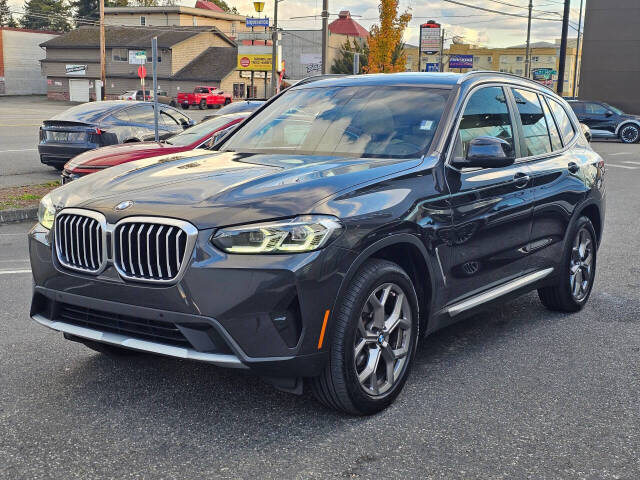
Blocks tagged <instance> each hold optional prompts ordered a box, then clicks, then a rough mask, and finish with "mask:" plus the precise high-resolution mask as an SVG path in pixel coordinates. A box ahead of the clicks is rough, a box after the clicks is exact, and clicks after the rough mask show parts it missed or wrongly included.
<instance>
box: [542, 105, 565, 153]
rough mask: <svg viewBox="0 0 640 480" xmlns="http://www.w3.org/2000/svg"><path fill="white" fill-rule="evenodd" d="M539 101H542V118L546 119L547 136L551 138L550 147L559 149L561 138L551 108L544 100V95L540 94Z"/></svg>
mask: <svg viewBox="0 0 640 480" xmlns="http://www.w3.org/2000/svg"><path fill="white" fill-rule="evenodd" d="M540 103H542V109H543V110H544V118H545V119H546V120H547V126H548V127H549V137H550V138H551V147H552V148H553V150H560V149H561V148H562V140H560V132H558V127H557V126H556V122H555V121H554V120H553V115H551V110H549V106H548V105H547V102H546V101H545V99H544V97H543V96H542V95H540Z"/></svg>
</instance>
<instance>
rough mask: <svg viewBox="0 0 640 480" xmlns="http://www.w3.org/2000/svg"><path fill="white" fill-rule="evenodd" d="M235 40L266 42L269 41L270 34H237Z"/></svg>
mask: <svg viewBox="0 0 640 480" xmlns="http://www.w3.org/2000/svg"><path fill="white" fill-rule="evenodd" d="M236 38H237V40H238V41H243V40H247V41H252V42H255V41H259V42H266V41H269V40H271V32H238V34H237V37H236Z"/></svg>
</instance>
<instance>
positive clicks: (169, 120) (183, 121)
mask: <svg viewBox="0 0 640 480" xmlns="http://www.w3.org/2000/svg"><path fill="white" fill-rule="evenodd" d="M160 118H162V121H163V122H164V123H165V124H166V125H168V126H172V127H175V126H180V127H182V126H184V125H188V124H189V119H188V118H187V117H185V116H184V115H183V114H181V113H180V112H179V111H177V110H174V109H173V108H166V107H165V108H163V109H161V110H160Z"/></svg>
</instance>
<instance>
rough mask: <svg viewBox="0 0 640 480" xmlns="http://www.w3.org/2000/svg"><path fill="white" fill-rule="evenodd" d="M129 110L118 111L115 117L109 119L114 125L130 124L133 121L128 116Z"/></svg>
mask: <svg viewBox="0 0 640 480" xmlns="http://www.w3.org/2000/svg"><path fill="white" fill-rule="evenodd" d="M127 110H128V109H127V108H125V109H122V110H118V111H117V112H116V113H114V114H113V115H111V116H110V117H109V119H110V120H111V121H112V122H113V123H122V122H125V123H129V122H131V119H130V118H129V115H128V114H127Z"/></svg>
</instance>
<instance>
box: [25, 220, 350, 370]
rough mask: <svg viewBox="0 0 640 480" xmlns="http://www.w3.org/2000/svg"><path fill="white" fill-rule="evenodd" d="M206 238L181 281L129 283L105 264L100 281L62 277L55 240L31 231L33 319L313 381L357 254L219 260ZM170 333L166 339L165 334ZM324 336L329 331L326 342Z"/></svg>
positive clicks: (66, 273)
mask: <svg viewBox="0 0 640 480" xmlns="http://www.w3.org/2000/svg"><path fill="white" fill-rule="evenodd" d="M210 235H211V231H201V232H199V235H198V238H197V241H196V245H195V248H194V252H193V254H192V257H191V260H190V264H189V266H188V268H187V269H186V271H185V273H184V275H183V276H182V278H181V279H180V280H179V281H178V282H177V283H176V284H175V285H171V286H166V285H151V284H142V283H137V282H132V281H126V280H124V279H122V278H120V277H119V275H118V273H117V272H116V270H115V268H114V267H113V266H111V265H109V266H108V267H107V268H106V269H105V270H104V272H102V273H101V274H100V275H99V276H97V277H96V276H92V275H88V274H83V273H78V272H72V271H70V270H67V269H65V268H64V267H62V266H61V265H60V264H59V263H58V261H57V259H56V258H55V255H53V254H52V250H51V236H52V233H51V232H49V231H47V230H45V229H44V228H43V227H41V226H39V225H36V227H34V228H33V230H32V231H31V232H30V234H29V250H30V257H31V264H32V271H33V276H34V281H35V286H34V294H33V301H32V308H31V316H32V318H34V320H36V321H37V322H38V323H40V324H42V325H45V326H47V327H49V328H53V329H54V330H58V331H62V332H65V333H68V334H71V335H74V336H77V337H80V338H84V339H88V340H94V341H98V342H104V343H109V344H113V345H118V346H122V347H126V348H132V349H136V350H143V351H149V352H154V353H159V354H163V355H169V356H173V357H178V358H186V359H193V360H199V361H204V362H209V363H212V364H215V365H219V366H224V367H232V368H250V369H251V370H252V371H254V372H255V373H257V374H259V375H261V376H272V377H310V376H315V375H318V374H319V373H320V372H321V371H322V369H323V368H324V365H325V363H326V360H327V348H326V347H327V345H328V343H329V342H327V341H325V342H324V344H323V345H319V338H320V333H321V330H322V326H323V322H324V317H325V312H326V311H327V310H332V309H333V304H334V302H335V299H336V296H337V292H338V290H339V287H340V284H341V281H342V278H344V275H345V274H346V271H345V270H346V269H347V268H348V266H349V265H350V264H351V262H352V261H353V259H354V254H353V252H351V251H349V250H345V249H341V248H338V247H331V246H330V247H328V248H325V249H323V250H320V251H318V252H312V253H309V254H298V255H271V256H269V255H251V256H245V255H225V254H223V253H221V252H219V251H218V250H216V249H215V248H214V247H213V246H212V245H211V244H210V243H209V237H210ZM169 330H170V331H171V338H170V339H169V341H166V340H165V339H164V338H163V337H162V332H168V331H169ZM158 331H159V332H161V334H158ZM330 331H331V326H330V324H328V325H327V329H326V332H325V337H326V338H330V337H329V335H330ZM174 337H175V338H174Z"/></svg>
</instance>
